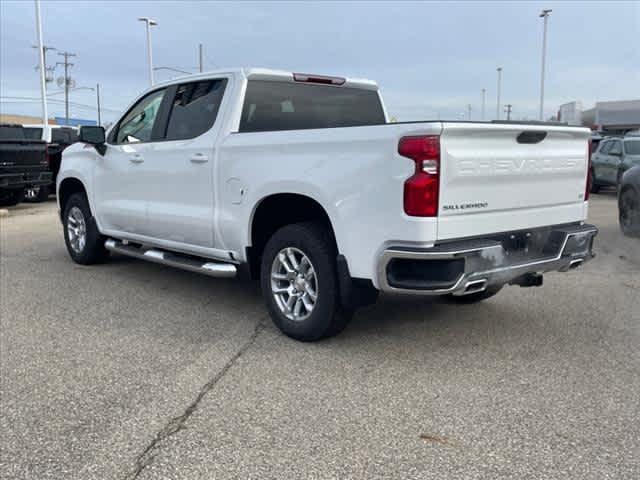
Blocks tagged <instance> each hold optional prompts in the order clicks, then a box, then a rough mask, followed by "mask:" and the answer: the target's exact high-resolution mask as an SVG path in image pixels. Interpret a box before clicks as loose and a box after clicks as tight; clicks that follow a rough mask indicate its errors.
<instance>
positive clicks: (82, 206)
mask: <svg viewBox="0 0 640 480" xmlns="http://www.w3.org/2000/svg"><path fill="white" fill-rule="evenodd" d="M62 219H63V220H62V223H63V232H64V241H65V244H66V245H67V251H68V252H69V256H70V257H71V259H72V260H73V261H74V262H76V263H79V264H80V265H92V264H94V263H100V262H103V261H104V260H106V259H107V257H108V256H109V251H108V250H107V249H106V248H105V247H104V242H105V240H106V239H105V237H103V236H102V235H100V232H99V231H98V227H97V226H96V221H95V219H94V218H93V216H92V215H91V210H90V209H89V202H88V201H87V197H86V195H85V194H84V193H74V194H73V195H71V197H69V200H68V201H67V203H66V204H65V205H64V214H63V217H62ZM81 238H84V241H82V240H81Z"/></svg>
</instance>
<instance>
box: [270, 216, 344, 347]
mask: <svg viewBox="0 0 640 480" xmlns="http://www.w3.org/2000/svg"><path fill="white" fill-rule="evenodd" d="M291 257H293V260H292V259H291ZM260 284H261V287H262V295H263V297H264V301H265V303H266V305H267V310H268V311H269V315H270V316H271V319H272V320H273V323H275V325H276V326H277V327H278V328H279V329H280V331H281V332H282V333H284V334H285V335H287V336H289V337H291V338H294V339H296V340H300V341H303V342H313V341H316V340H320V339H322V338H327V337H331V336H334V335H337V334H338V333H340V332H341V331H342V330H344V328H345V327H346V326H347V324H348V322H349V320H350V319H351V316H352V314H353V312H352V311H350V310H345V309H343V308H341V306H340V296H339V291H338V276H337V271H336V249H335V246H334V241H333V238H332V237H331V234H330V233H329V231H328V229H327V228H326V227H325V226H323V225H322V224H321V223H316V222H304V223H295V224H292V225H287V226H285V227H282V228H281V229H279V230H278V231H277V232H276V233H274V234H273V236H272V237H271V238H270V239H269V241H268V242H267V244H266V246H265V249H264V252H263V255H262V262H261V268H260ZM312 294H314V295H315V299H314V298H313V295H312ZM309 306H310V307H311V308H309ZM296 312H297V313H296Z"/></svg>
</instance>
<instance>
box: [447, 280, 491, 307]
mask: <svg viewBox="0 0 640 480" xmlns="http://www.w3.org/2000/svg"><path fill="white" fill-rule="evenodd" d="M502 287H503V285H498V286H497V287H488V288H487V289H486V290H483V291H482V292H477V293H470V294H469V295H451V294H449V295H446V298H447V300H449V301H450V302H452V303H459V304H464V305H468V304H470V303H478V302H481V301H483V300H486V299H487V298H491V297H493V296H494V295H495V294H497V293H498V292H499V291H500V290H502Z"/></svg>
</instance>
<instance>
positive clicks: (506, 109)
mask: <svg viewBox="0 0 640 480" xmlns="http://www.w3.org/2000/svg"><path fill="white" fill-rule="evenodd" d="M512 108H513V105H511V104H510V103H507V104H506V105H505V106H504V111H505V112H507V120H511V110H512Z"/></svg>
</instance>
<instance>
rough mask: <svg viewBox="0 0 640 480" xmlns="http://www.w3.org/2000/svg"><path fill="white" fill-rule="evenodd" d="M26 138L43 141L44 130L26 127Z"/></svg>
mask: <svg viewBox="0 0 640 480" xmlns="http://www.w3.org/2000/svg"><path fill="white" fill-rule="evenodd" d="M24 138H27V139H29V140H42V129H41V128H38V127H24Z"/></svg>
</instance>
